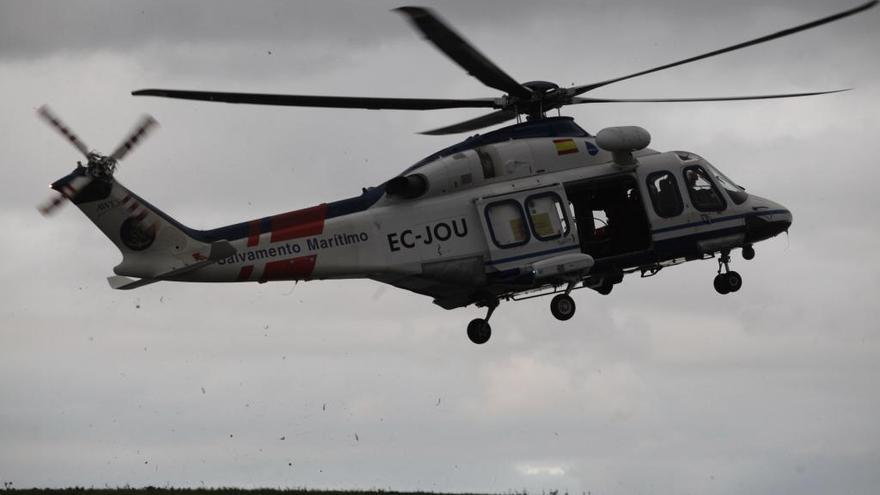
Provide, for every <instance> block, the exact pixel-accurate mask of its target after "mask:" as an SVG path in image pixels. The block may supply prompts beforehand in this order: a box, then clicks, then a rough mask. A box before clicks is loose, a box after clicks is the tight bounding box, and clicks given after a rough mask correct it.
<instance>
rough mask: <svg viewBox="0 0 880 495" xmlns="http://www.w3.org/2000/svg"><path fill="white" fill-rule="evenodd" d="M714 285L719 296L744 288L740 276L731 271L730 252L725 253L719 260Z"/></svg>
mask: <svg viewBox="0 0 880 495" xmlns="http://www.w3.org/2000/svg"><path fill="white" fill-rule="evenodd" d="M712 285H714V286H715V291H716V292H718V293H719V294H729V293H731V292H736V291H738V290H739V289H740V288H741V287H742V277H741V276H740V274H739V273H737V272H734V271H731V270H730V251H723V252H722V253H721V257H720V258H718V274H717V275H715V280H713V281H712Z"/></svg>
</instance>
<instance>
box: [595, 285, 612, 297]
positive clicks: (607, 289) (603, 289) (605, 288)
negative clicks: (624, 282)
mask: <svg viewBox="0 0 880 495" xmlns="http://www.w3.org/2000/svg"><path fill="white" fill-rule="evenodd" d="M613 288H614V284H610V283H608V282H606V283H604V284H602V285H600V286H599V287H597V288H596V292H598V293H599V294H602V295H603V296H607V295H608V294H611V289H613Z"/></svg>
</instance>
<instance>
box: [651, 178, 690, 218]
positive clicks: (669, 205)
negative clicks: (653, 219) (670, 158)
mask: <svg viewBox="0 0 880 495" xmlns="http://www.w3.org/2000/svg"><path fill="white" fill-rule="evenodd" d="M648 195H649V196H651V203H652V204H653V205H654V211H655V212H656V213H657V216H659V217H661V218H671V217H675V216H678V215H681V212H682V210H684V203H682V201H681V192H680V191H679V190H678V183H677V182H676V181H675V176H674V175H672V173H671V172H667V171H662V172H654V173H653V174H651V175H649V176H648Z"/></svg>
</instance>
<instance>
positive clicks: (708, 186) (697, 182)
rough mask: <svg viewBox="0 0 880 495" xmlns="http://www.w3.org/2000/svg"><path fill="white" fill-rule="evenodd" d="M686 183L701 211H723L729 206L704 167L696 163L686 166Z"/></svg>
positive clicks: (696, 206)
mask: <svg viewBox="0 0 880 495" xmlns="http://www.w3.org/2000/svg"><path fill="white" fill-rule="evenodd" d="M684 183H685V184H687V189H688V194H689V195H690V197H691V202H692V203H693V204H694V208H696V209H698V210H700V211H721V210H723V209H724V208H725V207H726V206H727V204H726V203H725V202H724V198H722V197H721V194H720V193H719V192H718V188H716V187H715V184H713V183H712V180H711V179H709V174H707V173H706V171H705V170H704V169H703V167H700V166H697V165H694V166H692V167H687V168H685V169H684Z"/></svg>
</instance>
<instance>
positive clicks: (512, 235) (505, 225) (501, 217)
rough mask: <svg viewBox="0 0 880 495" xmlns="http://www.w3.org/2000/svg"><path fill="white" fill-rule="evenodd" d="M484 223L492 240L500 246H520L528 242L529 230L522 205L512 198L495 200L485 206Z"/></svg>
mask: <svg viewBox="0 0 880 495" xmlns="http://www.w3.org/2000/svg"><path fill="white" fill-rule="evenodd" d="M486 223H487V224H489V234H490V235H491V236H492V242H494V243H495V245H496V246H498V247H500V248H511V247H515V246H522V245H523V244H525V243H527V242H529V231H528V227H526V217H525V215H524V214H523V210H522V206H520V204H519V202H517V201H515V200H513V199H507V200H504V201H496V202H494V203H490V204H489V206H487V207H486Z"/></svg>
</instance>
